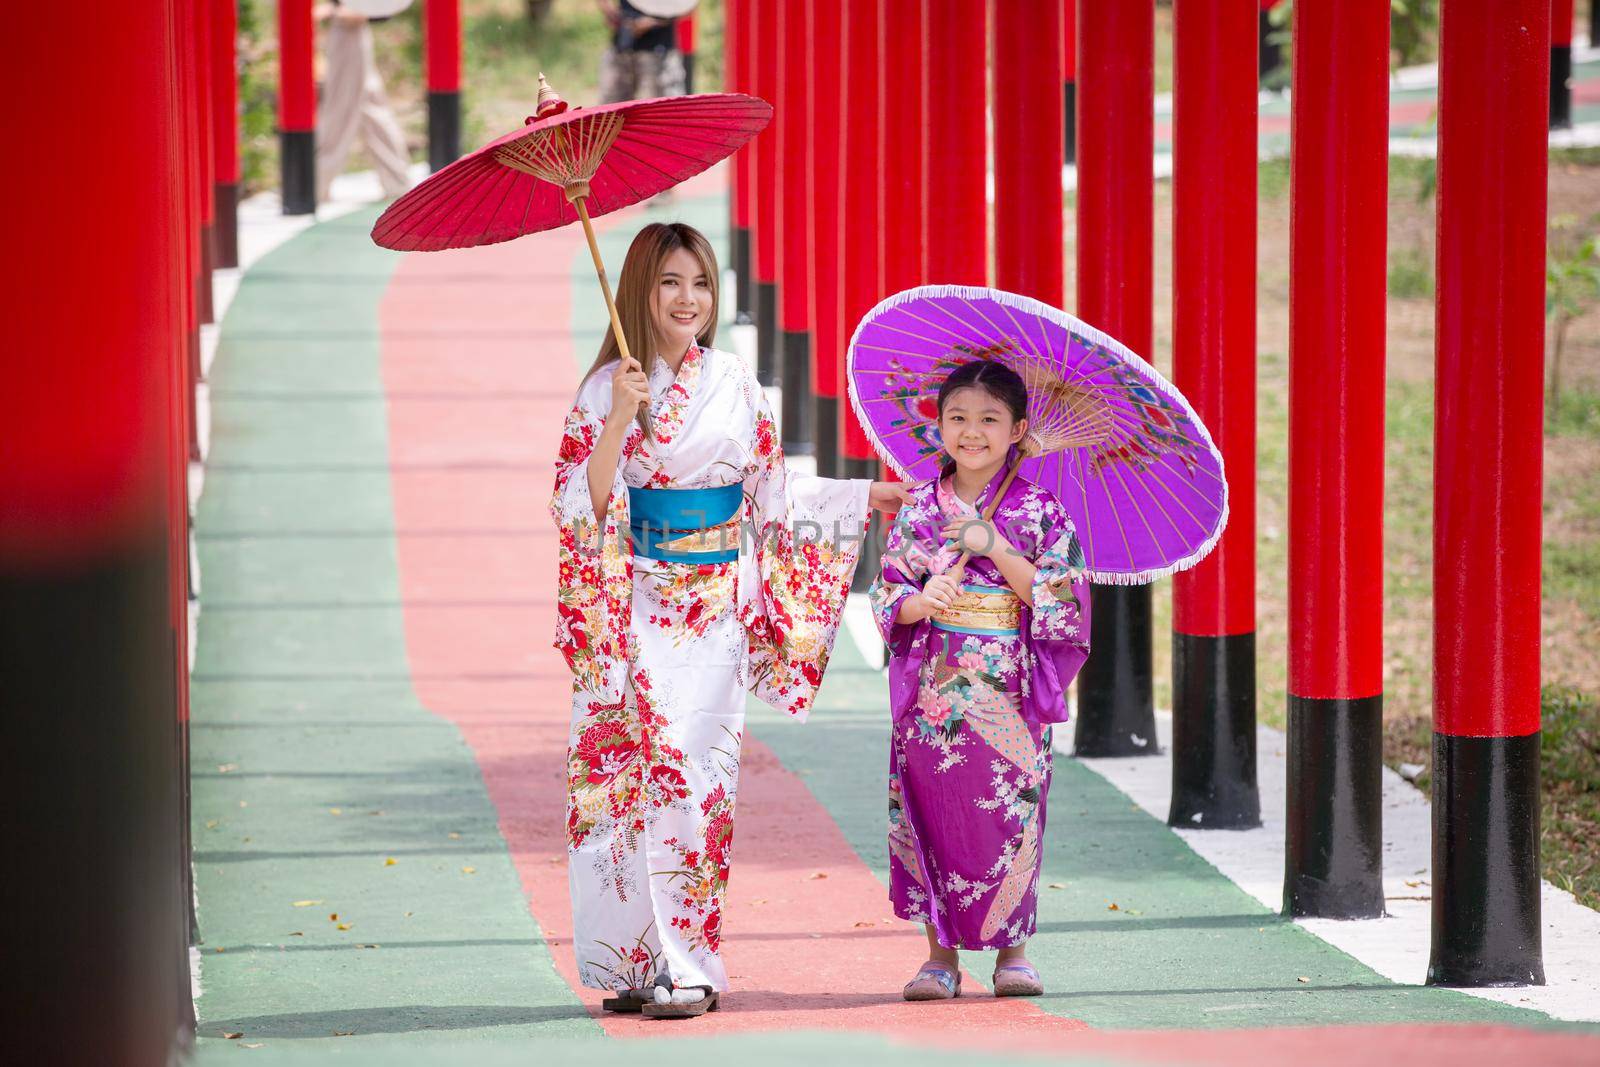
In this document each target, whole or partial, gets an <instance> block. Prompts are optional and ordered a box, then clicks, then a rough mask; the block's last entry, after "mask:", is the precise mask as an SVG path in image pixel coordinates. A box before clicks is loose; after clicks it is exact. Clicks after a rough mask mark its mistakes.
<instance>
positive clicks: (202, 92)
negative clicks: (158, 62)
mask: <svg viewBox="0 0 1600 1067" xmlns="http://www.w3.org/2000/svg"><path fill="white" fill-rule="evenodd" d="M214 6H215V2H214V0H194V5H193V10H192V18H193V21H194V28H193V32H194V38H193V45H194V48H193V50H192V53H191V55H190V57H189V65H190V69H191V70H193V72H194V101H193V103H192V104H191V105H190V107H191V109H192V110H193V112H194V122H195V148H196V149H197V153H196V157H195V175H196V177H197V178H198V185H197V186H196V188H195V193H196V197H197V199H198V200H199V204H200V231H199V236H200V275H199V278H200V286H199V291H198V296H199V300H200V321H201V322H214V321H216V309H215V306H214V294H213V293H212V288H211V273H212V271H213V270H215V269H216V262H217V239H216V223H217V210H216V196H215V195H214V194H213V191H212V190H213V187H214V186H215V185H216V183H217V171H216V162H217V161H216V151H217V150H216V145H215V144H214V143H213V140H212V139H213V137H214V136H215V133H216V124H215V122H214V121H213V120H212V117H211V103H212V100H211V97H212V89H211V77H212V66H211V22H212V19H213V18H214V17H215V16H214V15H213V14H212V8H213V7H214Z"/></svg>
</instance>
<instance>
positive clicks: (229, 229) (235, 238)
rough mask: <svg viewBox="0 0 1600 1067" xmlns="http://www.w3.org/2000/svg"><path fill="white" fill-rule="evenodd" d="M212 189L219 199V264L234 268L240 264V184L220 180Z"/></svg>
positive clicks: (226, 267) (226, 268)
mask: <svg viewBox="0 0 1600 1067" xmlns="http://www.w3.org/2000/svg"><path fill="white" fill-rule="evenodd" d="M212 191H213V194H214V195H215V197H216V201H217V223H216V234H217V266H218V267H221V268H223V269H224V270H232V269H234V268H235V267H237V266H238V265H239V186H238V185H236V184H233V183H231V182H229V183H223V182H218V183H217V184H216V185H214V186H212Z"/></svg>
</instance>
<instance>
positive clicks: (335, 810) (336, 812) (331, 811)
mask: <svg viewBox="0 0 1600 1067" xmlns="http://www.w3.org/2000/svg"><path fill="white" fill-rule="evenodd" d="M328 814H329V815H343V814H344V810H343V809H342V808H329V809H328Z"/></svg>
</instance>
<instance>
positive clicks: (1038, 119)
mask: <svg viewBox="0 0 1600 1067" xmlns="http://www.w3.org/2000/svg"><path fill="white" fill-rule="evenodd" d="M1061 39H1062V34H1061V0H1007V2H1006V3H998V4H995V5H994V27H993V47H994V69H995V70H996V71H1004V72H1005V76H1004V77H997V78H995V79H994V259H995V265H994V284H995V285H996V286H997V287H998V288H1001V289H1007V290H1010V291H1012V292H1017V293H1021V294H1023V295H1024V296H1031V297H1033V298H1034V299H1036V300H1042V301H1044V302H1045V303H1046V304H1053V305H1054V306H1056V307H1060V306H1061V303H1062V300H1063V297H1064V295H1065V294H1064V292H1063V289H1064V287H1065V285H1066V281H1065V277H1066V261H1065V255H1066V252H1065V244H1064V229H1065V220H1064V218H1063V211H1064V206H1063V199H1062V192H1061V169H1062V166H1063V163H1062V160H1063V158H1064V154H1065V151H1066V149H1065V143H1064V141H1063V140H1062V137H1063V136H1064V133H1065V126H1064V123H1063V120H1062V118H1061V113H1060V108H1061V93H1060V90H1059V85H1060V80H1061V59H1060V56H1059V55H1058V54H1057V50H1058V49H1060V47H1061Z"/></svg>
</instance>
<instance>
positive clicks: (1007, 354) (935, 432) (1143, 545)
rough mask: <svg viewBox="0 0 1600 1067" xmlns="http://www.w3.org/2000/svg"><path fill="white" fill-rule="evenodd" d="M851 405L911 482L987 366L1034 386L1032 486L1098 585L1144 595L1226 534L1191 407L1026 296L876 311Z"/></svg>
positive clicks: (865, 322) (920, 296) (867, 323)
mask: <svg viewBox="0 0 1600 1067" xmlns="http://www.w3.org/2000/svg"><path fill="white" fill-rule="evenodd" d="M848 359H849V363H848V366H849V376H850V401H851V403H852V404H854V405H855V410H856V415H857V416H858V417H859V418H860V420H861V424H862V426H863V427H865V429H866V431H867V434H868V435H869V436H870V437H871V438H872V443H873V445H874V446H875V447H876V448H877V450H878V454H879V455H880V456H882V457H883V458H884V459H885V460H887V461H888V463H889V465H890V466H892V467H893V468H894V469H895V470H896V471H898V472H899V473H900V476H901V477H903V478H906V479H908V480H914V481H920V480H922V479H925V478H931V477H933V476H934V475H935V474H937V473H938V471H939V466H940V463H941V462H942V459H943V456H944V450H943V446H942V445H941V443H940V440H939V426H938V409H937V405H936V399H937V396H938V392H939V384H940V383H941V382H942V381H944V378H945V376H946V375H948V374H949V373H950V372H951V371H952V370H954V369H955V368H957V367H959V366H961V365H962V364H963V363H969V362H971V361H972V360H975V359H993V360H998V361H1000V362H1001V363H1004V364H1005V365H1006V366H1008V367H1011V368H1012V369H1013V370H1015V371H1016V372H1017V373H1018V374H1020V375H1022V380H1023V381H1024V382H1026V383H1027V386H1028V423H1029V437H1030V438H1032V443H1031V449H1030V451H1032V452H1033V453H1034V454H1033V455H1031V456H1029V457H1028V458H1026V459H1024V460H1023V461H1022V471H1021V474H1022V476H1023V477H1025V478H1027V479H1029V480H1030V481H1033V482H1035V483H1037V484H1039V485H1041V486H1043V487H1045V488H1046V489H1049V490H1050V491H1051V492H1053V493H1054V494H1055V495H1056V496H1057V497H1058V498H1060V500H1061V502H1062V503H1063V504H1064V505H1066V508H1067V511H1068V513H1069V514H1070V515H1071V516H1072V521H1073V524H1074V525H1075V526H1076V527H1077V531H1078V539H1079V541H1080V542H1081V543H1082V545H1083V551H1084V556H1085V558H1086V560H1087V562H1088V569H1089V577H1090V579H1091V580H1093V581H1096V582H1103V583H1110V584H1117V585H1136V584H1142V583H1145V582H1151V581H1154V580H1156V579H1157V578H1160V577H1163V576H1165V575H1168V574H1171V573H1173V572H1174V571H1179V570H1184V569H1186V568H1188V567H1192V566H1194V565H1195V564H1196V563H1198V562H1199V561H1200V560H1201V559H1203V558H1204V557H1205V555H1206V553H1208V552H1210V551H1211V548H1212V546H1214V545H1215V544H1216V543H1217V538H1219V537H1220V536H1222V527H1223V525H1224V524H1225V523H1226V522H1227V517H1228V483H1227V479H1226V478H1225V477H1224V475H1223V470H1222V454H1221V453H1220V452H1218V451H1217V448H1216V446H1215V445H1214V444H1212V443H1211V435H1210V434H1209V433H1208V432H1207V431H1206V428H1205V426H1204V425H1203V424H1202V423H1201V422H1200V419H1199V417H1198V416H1196V415H1195V413H1194V410H1193V409H1192V408H1190V407H1189V402H1188V401H1187V400H1185V399H1184V398H1183V395H1182V394H1181V393H1179V392H1178V390H1177V389H1176V388H1175V387H1174V386H1173V384H1172V383H1171V382H1169V381H1167V380H1166V379H1165V378H1163V377H1162V376H1161V375H1160V374H1159V373H1157V371H1156V370H1155V368H1154V367H1152V366H1150V364H1148V363H1146V362H1145V361H1144V360H1143V359H1140V358H1139V357H1138V356H1137V355H1135V354H1134V353H1132V352H1130V351H1128V349H1127V348H1126V347H1124V346H1123V345H1122V344H1120V343H1118V342H1117V341H1116V340H1114V339H1113V338H1111V337H1109V336H1107V335H1106V334H1104V333H1101V332H1100V331H1099V330H1097V329H1095V328H1094V327H1092V326H1090V325H1088V324H1086V323H1083V322H1080V321H1079V320H1077V319H1075V318H1073V317H1072V316H1071V315H1068V314H1067V313H1066V312H1064V311H1061V310H1059V309H1057V308H1053V307H1050V306H1048V305H1046V304H1042V303H1040V302H1039V301H1037V300H1032V299H1030V298H1028V297H1025V296H1018V295H1016V294H1014V293H1006V292H1001V291H1000V290H998V289H984V288H978V287H974V286H959V285H925V286H920V287H918V288H915V289H907V290H906V291H905V292H903V293H896V294H895V295H894V296H891V297H889V298H888V299H887V300H884V301H883V302H882V303H880V304H879V305H878V306H877V307H875V308H873V309H872V310H871V311H870V312H869V313H868V314H867V316H866V318H864V319H862V320H861V325H860V326H858V327H856V332H855V336H854V337H853V338H851V341H850V352H849V357H848Z"/></svg>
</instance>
